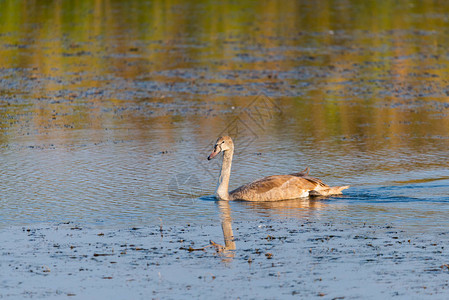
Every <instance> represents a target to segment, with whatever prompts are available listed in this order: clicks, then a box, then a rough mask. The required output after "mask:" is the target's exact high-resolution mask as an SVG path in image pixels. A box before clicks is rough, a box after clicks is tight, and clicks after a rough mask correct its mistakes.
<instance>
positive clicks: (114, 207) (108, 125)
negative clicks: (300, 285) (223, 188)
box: [0, 1, 449, 233]
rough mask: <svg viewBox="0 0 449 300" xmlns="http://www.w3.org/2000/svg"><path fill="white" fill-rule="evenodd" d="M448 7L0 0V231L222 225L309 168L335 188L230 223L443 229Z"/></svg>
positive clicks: (447, 201) (447, 190) (448, 193)
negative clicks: (250, 193)
mask: <svg viewBox="0 0 449 300" xmlns="http://www.w3.org/2000/svg"><path fill="white" fill-rule="evenodd" d="M448 12H449V3H446V2H444V1H436V2H435V1H387V2H379V3H377V2H375V1H368V2H364V1H363V2H361V1H318V2H317V3H314V2H312V1H299V2H294V1H287V2H285V1H266V2H264V3H263V5H261V4H260V3H259V2H249V3H243V4H241V3H238V2H229V3H222V2H208V1H194V2H192V3H185V2H183V1H170V2H169V3H166V2H164V1H154V2H145V1H136V2H131V3H125V2H121V1H92V2H91V1H76V2H64V1H63V2H60V1H57V2H31V3H30V2H26V1H23V2H20V1H0V20H1V21H0V191H1V194H0V227H7V226H11V225H20V226H22V225H29V224H40V223H52V222H56V223H58V222H68V221H70V222H77V223H81V224H87V225H89V226H94V227H96V226H99V227H108V228H121V227H132V226H144V225H156V224H160V223H163V224H164V225H165V224H167V225H185V224H213V223H214V222H217V224H218V223H219V218H220V214H221V210H220V206H219V205H218V204H217V202H216V201H214V199H213V198H212V197H211V195H212V194H213V192H214V189H215V185H216V180H217V176H218V170H219V164H218V163H219V161H218V160H213V161H210V162H208V161H207V160H206V158H207V155H208V154H209V152H210V151H211V150H212V145H213V143H214V142H215V140H216V138H217V137H218V136H219V135H222V134H229V135H231V136H232V137H233V138H234V141H235V144H236V154H235V156H234V163H233V169H232V174H231V188H234V187H238V186H239V185H241V184H243V183H246V182H249V181H252V180H255V179H257V178H260V177H261V176H267V175H274V174H288V173H291V172H297V171H301V170H303V169H304V168H305V167H306V166H309V167H310V168H311V174H312V175H314V176H316V177H319V178H321V179H323V180H324V181H325V182H326V183H328V184H330V185H351V188H350V189H348V190H346V191H345V195H343V196H341V197H332V198H328V199H323V200H313V201H304V200H294V201H286V202H279V203H268V204H267V203H244V202H235V203H231V207H230V208H231V211H230V213H231V216H232V218H233V219H235V220H239V221H241V222H242V221H248V222H253V221H256V220H264V219H270V220H272V219H279V220H281V219H285V218H287V219H289V220H291V219H301V220H302V219H305V218H310V219H316V220H329V222H342V221H344V220H348V221H350V222H355V223H358V222H359V223H364V222H366V223H369V224H374V225H385V224H393V225H395V226H397V227H400V228H402V229H404V230H406V231H409V232H418V233H426V232H432V231H433V230H435V229H438V230H444V229H447V226H448V214H449V171H448V167H447V162H448V160H449V151H448V149H449V118H448V113H449V101H448V97H449V82H448V78H449V77H448V76H449V74H448V72H449V56H448V52H447V49H449V29H448V28H449V26H448V25H449V14H448Z"/></svg>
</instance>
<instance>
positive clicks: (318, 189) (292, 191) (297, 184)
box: [207, 136, 349, 201]
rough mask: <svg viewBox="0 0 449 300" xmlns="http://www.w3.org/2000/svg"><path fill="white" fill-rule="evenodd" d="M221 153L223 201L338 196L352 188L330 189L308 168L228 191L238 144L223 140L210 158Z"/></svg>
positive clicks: (220, 196)
mask: <svg viewBox="0 0 449 300" xmlns="http://www.w3.org/2000/svg"><path fill="white" fill-rule="evenodd" d="M221 152H223V163H222V165H221V171H220V176H219V177H218V184H217V190H216V192H215V195H216V197H217V198H218V199H219V200H244V201H278V200H288V199H295V198H301V197H308V196H329V195H338V194H341V191H342V190H344V189H347V188H349V186H335V187H330V186H328V185H327V184H325V183H323V182H322V181H321V180H320V179H318V178H314V177H310V176H309V168H306V169H305V170H304V171H302V172H298V173H292V174H289V175H274V176H268V177H264V178H261V179H258V180H256V181H253V182H251V183H247V184H245V185H242V186H241V187H239V188H237V189H235V190H233V191H231V192H228V186H229V177H230V175H231V164H232V156H233V155H234V143H233V142H232V139H231V137H229V136H223V137H219V138H218V139H217V142H216V143H215V146H214V150H213V152H212V153H211V154H210V155H209V157H208V158H207V159H208V160H211V159H213V158H214V157H216V156H217V155H218V154H220V153H221Z"/></svg>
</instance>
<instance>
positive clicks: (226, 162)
mask: <svg viewBox="0 0 449 300" xmlns="http://www.w3.org/2000/svg"><path fill="white" fill-rule="evenodd" d="M233 155H234V150H233V149H230V150H226V151H224V152H223V164H222V165H221V171H220V177H218V184H217V191H216V192H215V194H216V195H217V197H218V199H220V200H231V199H230V197H229V191H228V187H229V177H230V176H231V165H232V156H233Z"/></svg>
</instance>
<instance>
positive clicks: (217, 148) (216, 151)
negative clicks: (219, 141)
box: [207, 146, 221, 160]
mask: <svg viewBox="0 0 449 300" xmlns="http://www.w3.org/2000/svg"><path fill="white" fill-rule="evenodd" d="M220 151H221V149H220V147H217V146H215V147H214V151H213V152H212V153H211V154H210V155H209V156H208V157H207V160H211V159H212V158H214V157H215V156H217V155H218V153H220Z"/></svg>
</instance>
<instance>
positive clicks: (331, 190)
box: [309, 185, 349, 196]
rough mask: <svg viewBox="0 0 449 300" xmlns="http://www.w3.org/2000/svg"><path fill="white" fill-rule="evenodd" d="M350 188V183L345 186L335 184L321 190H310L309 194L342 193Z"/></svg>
mask: <svg viewBox="0 0 449 300" xmlns="http://www.w3.org/2000/svg"><path fill="white" fill-rule="evenodd" d="M347 188H349V185H345V186H334V187H329V188H325V189H320V190H311V191H309V196H331V195H341V194H342V192H341V191H343V190H345V189H347Z"/></svg>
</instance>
